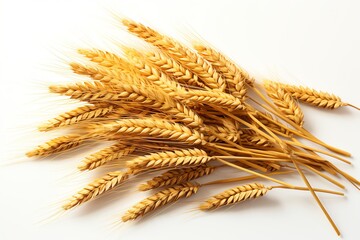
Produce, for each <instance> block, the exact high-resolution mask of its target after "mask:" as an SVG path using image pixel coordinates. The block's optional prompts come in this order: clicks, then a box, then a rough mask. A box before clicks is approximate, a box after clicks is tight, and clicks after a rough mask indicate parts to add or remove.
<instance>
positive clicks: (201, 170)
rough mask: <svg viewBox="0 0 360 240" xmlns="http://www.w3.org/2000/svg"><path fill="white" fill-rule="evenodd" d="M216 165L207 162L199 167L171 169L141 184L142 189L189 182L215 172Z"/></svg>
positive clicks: (140, 188)
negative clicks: (209, 164)
mask: <svg viewBox="0 0 360 240" xmlns="http://www.w3.org/2000/svg"><path fill="white" fill-rule="evenodd" d="M214 170H215V167H212V166H208V165H206V164H204V165H200V166H198V167H189V168H180V169H173V170H169V171H167V172H165V173H163V174H161V175H160V176H157V177H154V178H153V179H151V180H149V181H147V182H146V183H143V184H141V185H140V186H139V190H140V191H147V190H150V189H155V188H160V187H166V186H172V185H176V184H180V183H183V182H188V181H191V180H194V179H197V178H200V177H202V176H206V175H209V174H211V173H212V172H214Z"/></svg>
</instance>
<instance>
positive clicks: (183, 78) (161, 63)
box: [145, 51, 208, 89]
mask: <svg viewBox="0 0 360 240" xmlns="http://www.w3.org/2000/svg"><path fill="white" fill-rule="evenodd" d="M145 55H146V61H148V62H150V63H151V64H152V65H154V66H156V67H158V68H159V69H160V70H162V71H164V72H165V73H166V74H167V75H169V76H170V77H171V78H173V79H175V80H176V81H178V82H179V83H183V84H185V85H187V86H195V87H202V88H207V89H208V87H206V85H205V84H204V83H202V82H201V81H200V80H199V77H198V76H197V75H196V74H194V73H192V72H191V71H189V70H188V69H187V68H185V67H183V66H182V65H181V64H179V63H177V62H176V61H175V60H174V59H172V58H170V57H169V56H167V55H165V54H163V53H161V52H160V51H153V52H148V53H145Z"/></svg>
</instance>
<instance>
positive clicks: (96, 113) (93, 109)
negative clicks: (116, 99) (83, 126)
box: [38, 104, 114, 131]
mask: <svg viewBox="0 0 360 240" xmlns="http://www.w3.org/2000/svg"><path fill="white" fill-rule="evenodd" d="M113 110H114V106H113V105H104V104H98V105H89V106H82V107H78V108H75V109H73V110H71V111H68V112H65V113H62V114H60V115H58V116H57V117H55V118H53V119H50V120H48V122H47V123H44V124H42V125H40V126H39V128H38V129H39V131H49V130H52V129H54V128H58V127H63V126H69V125H73V124H76V123H79V122H82V121H86V120H89V119H94V118H97V117H103V116H106V115H108V114H109V113H111V112H113Z"/></svg>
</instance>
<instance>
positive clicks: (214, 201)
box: [199, 183, 269, 211]
mask: <svg viewBox="0 0 360 240" xmlns="http://www.w3.org/2000/svg"><path fill="white" fill-rule="evenodd" d="M268 190H269V188H267V187H265V186H264V185H263V184H261V183H252V184H247V185H242V186H239V187H235V188H231V189H228V190H226V191H224V192H222V193H219V194H217V195H215V196H212V197H211V198H209V199H208V200H206V201H205V202H204V203H202V204H201V205H200V206H199V209H200V210H204V211H205V210H213V209H216V208H219V207H223V206H227V205H230V204H235V203H239V202H243V201H246V200H249V199H255V198H258V197H261V196H264V195H265V194H266V193H267V192H268Z"/></svg>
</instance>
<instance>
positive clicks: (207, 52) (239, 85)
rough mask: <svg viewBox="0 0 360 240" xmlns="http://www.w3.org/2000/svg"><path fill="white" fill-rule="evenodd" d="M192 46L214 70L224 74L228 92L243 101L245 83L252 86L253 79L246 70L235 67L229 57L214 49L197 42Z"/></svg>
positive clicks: (245, 90)
mask: <svg viewBox="0 0 360 240" xmlns="http://www.w3.org/2000/svg"><path fill="white" fill-rule="evenodd" d="M194 48H195V49H196V50H197V52H198V53H199V54H200V56H202V57H203V58H205V59H206V60H207V61H209V62H210V63H211V64H212V66H213V67H214V68H215V70H216V71H218V72H220V73H221V74H222V75H223V76H224V78H225V80H226V83H227V86H228V89H229V91H230V93H231V94H232V95H234V96H235V97H237V98H239V99H241V100H242V101H244V100H245V98H246V92H247V89H246V85H245V83H248V84H249V85H250V86H252V85H253V83H254V79H253V78H251V77H250V76H249V74H248V73H247V72H246V71H244V70H243V69H240V68H239V67H237V66H236V65H235V63H233V62H232V61H231V60H230V59H229V58H227V57H225V56H224V55H222V54H221V53H220V52H218V51H216V50H215V49H212V48H210V47H208V46H204V45H202V44H198V43H197V44H194Z"/></svg>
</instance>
